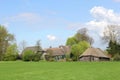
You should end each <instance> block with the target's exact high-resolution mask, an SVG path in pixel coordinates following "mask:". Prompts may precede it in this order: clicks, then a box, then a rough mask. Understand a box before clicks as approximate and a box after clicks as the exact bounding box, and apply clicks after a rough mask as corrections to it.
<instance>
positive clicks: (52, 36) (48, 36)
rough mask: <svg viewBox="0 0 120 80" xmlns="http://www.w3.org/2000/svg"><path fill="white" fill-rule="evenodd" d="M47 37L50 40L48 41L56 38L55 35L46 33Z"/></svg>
mask: <svg viewBox="0 0 120 80" xmlns="http://www.w3.org/2000/svg"><path fill="white" fill-rule="evenodd" d="M47 39H48V40H50V41H54V40H56V39H57V38H56V36H54V35H47Z"/></svg>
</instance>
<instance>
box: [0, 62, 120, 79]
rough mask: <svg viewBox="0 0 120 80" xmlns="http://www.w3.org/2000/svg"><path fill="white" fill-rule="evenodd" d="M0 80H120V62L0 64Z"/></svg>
mask: <svg viewBox="0 0 120 80" xmlns="http://www.w3.org/2000/svg"><path fill="white" fill-rule="evenodd" d="M0 80H120V62H21V61H15V62H0Z"/></svg>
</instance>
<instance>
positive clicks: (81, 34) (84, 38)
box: [75, 28, 94, 45]
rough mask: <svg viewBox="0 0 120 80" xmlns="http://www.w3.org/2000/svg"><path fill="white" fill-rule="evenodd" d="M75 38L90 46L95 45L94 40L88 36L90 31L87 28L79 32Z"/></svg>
mask: <svg viewBox="0 0 120 80" xmlns="http://www.w3.org/2000/svg"><path fill="white" fill-rule="evenodd" d="M75 37H76V39H77V40H78V41H87V42H89V43H90V45H92V44H93V43H94V40H93V38H92V37H90V36H89V35H88V29H87V28H82V29H80V30H78V31H77V34H76V35H75Z"/></svg>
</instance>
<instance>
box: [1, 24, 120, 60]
mask: <svg viewBox="0 0 120 80" xmlns="http://www.w3.org/2000/svg"><path fill="white" fill-rule="evenodd" d="M103 34H104V36H103V37H101V39H102V41H104V43H107V44H108V46H107V47H106V50H105V52H106V53H107V55H110V56H111V58H112V59H113V60H117V61H119V60H120V26H118V25H108V26H107V27H106V28H105V30H104V32H103ZM93 43H94V39H93V38H92V37H91V36H90V35H88V30H87V29H86V28H82V29H79V30H78V31H77V33H75V35H74V36H72V37H69V38H68V39H67V40H66V45H67V46H70V47H71V53H70V54H67V55H66V60H72V61H77V60H78V59H79V56H80V55H81V54H82V53H83V52H84V51H85V50H86V49H87V48H89V47H92V44H93ZM35 46H38V49H41V50H42V47H41V45H40V40H38V41H37V42H36V45H35ZM18 47H20V49H18ZM25 48H26V42H25V41H23V42H21V44H20V45H19V46H17V44H16V40H15V37H14V34H11V33H9V31H8V30H7V29H6V27H4V26H2V25H0V61H15V60H19V59H20V60H23V61H39V60H41V56H42V52H33V51H30V50H29V51H25V52H24V54H19V53H20V51H23V50H24V49H25ZM38 51H39V50H38Z"/></svg>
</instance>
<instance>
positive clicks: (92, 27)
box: [0, 0, 120, 48]
mask: <svg viewBox="0 0 120 80" xmlns="http://www.w3.org/2000/svg"><path fill="white" fill-rule="evenodd" d="M0 4H1V5H0V10H1V11H0V24H1V25H4V26H6V27H7V29H8V30H9V32H11V33H13V34H15V37H16V41H17V43H18V44H19V43H20V42H21V41H23V40H25V41H26V42H27V44H28V46H33V45H35V43H36V41H37V40H41V45H42V47H43V48H47V47H49V46H53V47H57V46H59V45H65V42H66V39H67V38H68V37H70V36H72V35H74V34H75V33H76V31H77V30H78V29H80V28H83V27H86V28H88V30H89V34H90V35H91V36H92V37H93V38H94V39H95V43H94V45H93V46H94V47H99V48H104V47H105V46H103V44H102V43H101V40H100V38H99V37H101V36H103V34H102V32H103V31H104V28H105V27H106V26H107V25H108V24H119V23H120V0H0Z"/></svg>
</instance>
